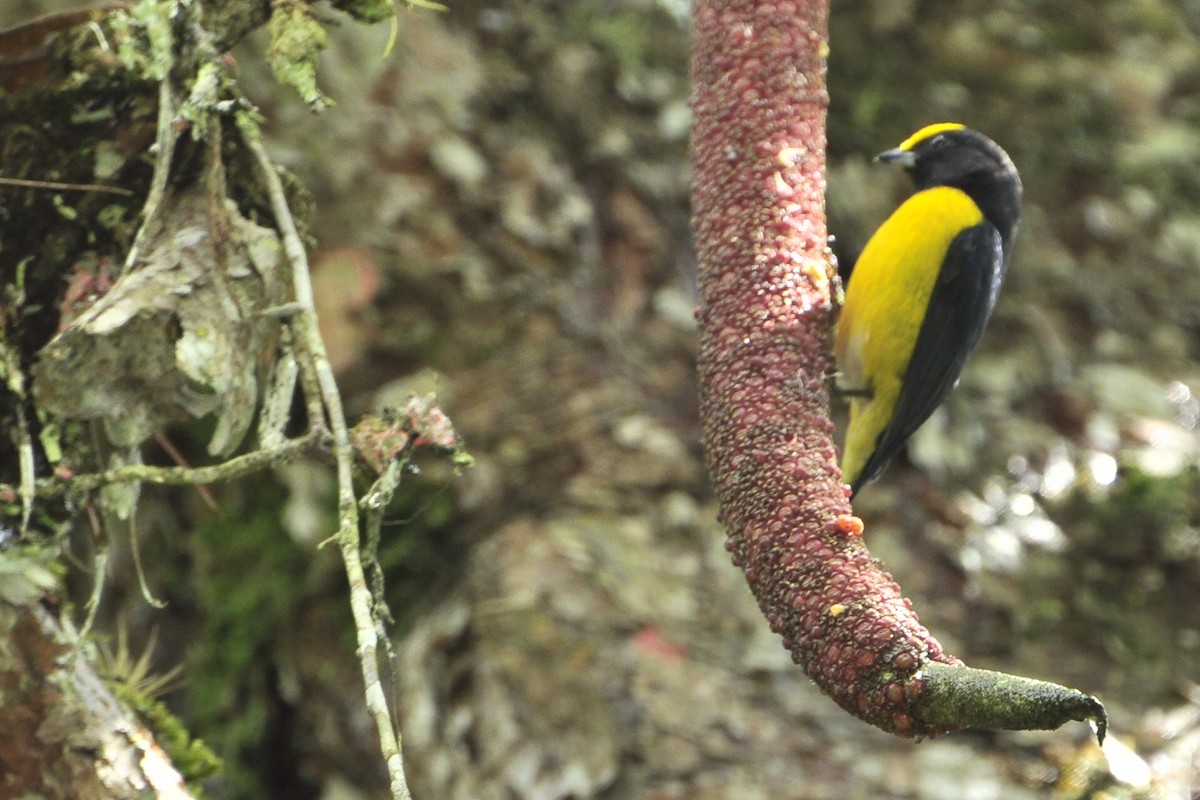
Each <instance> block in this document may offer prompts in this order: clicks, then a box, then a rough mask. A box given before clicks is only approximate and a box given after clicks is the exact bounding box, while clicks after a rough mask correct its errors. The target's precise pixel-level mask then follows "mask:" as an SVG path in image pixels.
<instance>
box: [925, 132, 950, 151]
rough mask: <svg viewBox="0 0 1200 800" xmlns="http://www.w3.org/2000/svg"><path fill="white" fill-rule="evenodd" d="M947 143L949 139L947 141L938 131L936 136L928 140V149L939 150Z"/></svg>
mask: <svg viewBox="0 0 1200 800" xmlns="http://www.w3.org/2000/svg"><path fill="white" fill-rule="evenodd" d="M947 144H949V141H947V139H946V137H945V136H943V135H942V134H940V133H939V134H938V135H937V136H935V137H933V138H932V139H930V140H929V149H930V150H941V149H942V148H943V147H945V146H946V145H947Z"/></svg>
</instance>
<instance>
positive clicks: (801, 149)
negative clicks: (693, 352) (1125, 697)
mask: <svg viewBox="0 0 1200 800" xmlns="http://www.w3.org/2000/svg"><path fill="white" fill-rule="evenodd" d="M827 20H828V3H827V0H795V1H794V2H793V1H792V0H775V1H772V2H767V1H766V0H698V2H697V3H696V5H695V27H694V31H695V33H694V39H693V51H692V84H693V95H692V108H693V160H694V166H695V186H694V189H693V197H692V199H693V214H694V219H693V226H694V231H695V239H696V247H697V253H698V257H699V286H700V307H699V310H698V317H699V323H700V353H699V372H700V406H701V417H702V422H703V426H704V433H705V442H706V449H707V459H708V466H709V471H710V473H711V475H712V479H713V484H714V487H715V490H716V493H717V496H718V499H719V500H720V503H721V509H722V511H721V513H722V518H723V521H724V522H725V524H726V525H727V526H728V529H729V538H728V541H727V546H728V549H729V550H730V552H731V553H732V557H733V560H734V563H736V564H738V565H739V566H741V567H742V568H743V569H744V571H745V574H746V580H747V581H748V582H749V584H750V587H751V589H752V590H753V592H754V594H755V597H756V598H757V599H758V603H759V606H760V608H761V609H762V610H763V613H764V614H765V615H766V617H767V620H768V621H769V623H770V625H771V628H772V630H774V631H775V632H776V633H779V634H780V635H781V636H782V637H783V642H784V645H785V646H786V647H787V648H788V649H789V650H790V651H791V653H792V657H793V659H794V660H795V661H796V662H797V663H798V664H800V665H801V666H802V667H803V668H804V669H805V671H806V672H807V673H808V674H809V675H810V676H811V677H812V678H813V680H814V681H816V683H817V684H818V685H819V686H820V687H821V688H822V689H823V690H824V691H825V692H826V693H828V694H829V695H830V696H831V697H832V698H833V699H834V700H836V701H837V702H838V703H839V704H840V705H841V706H842V707H843V708H845V709H846V710H847V711H849V712H850V713H852V714H854V715H856V716H858V717H860V718H861V719H863V720H866V721H867V722H870V723H872V724H874V725H876V726H878V727H880V728H882V729H883V730H886V731H889V732H891V733H895V734H898V735H901V736H923V735H934V734H939V733H944V732H948V731H952V730H959V729H962V728H967V727H1002V728H1050V727H1057V726H1058V725H1060V724H1062V723H1063V722H1065V721H1067V720H1071V719H1075V720H1082V719H1092V720H1095V721H1096V723H1097V730H1098V733H1100V734H1101V736H1102V735H1103V730H1104V724H1105V723H1104V710H1103V707H1102V706H1101V705H1100V704H1099V702H1098V701H1096V700H1095V699H1094V698H1091V697H1088V696H1087V695H1084V694H1082V693H1080V692H1077V691H1075V690H1071V689H1065V688H1063V687H1057V686H1054V685H1053V684H1044V683H1041V682H1037V681H1030V680H1028V679H1024V678H1016V677H1014V676H1006V675H1002V674H1000V673H991V672H986V671H983V670H974V669H969V668H966V667H964V666H963V665H962V663H961V662H960V661H959V660H958V659H957V658H955V657H954V656H951V655H948V654H946V653H945V652H944V651H943V649H942V646H941V645H940V644H939V643H938V641H937V640H936V639H935V638H934V637H933V635H932V634H931V633H930V632H929V631H928V630H926V629H925V628H924V626H922V625H921V624H920V622H919V620H918V619H917V615H916V614H915V613H914V611H913V608H912V604H911V602H910V601H909V600H908V599H907V598H905V597H904V596H903V594H902V593H901V590H900V587H899V586H898V585H897V583H896V582H895V580H894V579H893V578H892V576H891V575H889V574H888V573H887V572H885V571H884V570H883V569H882V568H881V567H880V565H879V563H878V562H877V561H876V560H875V559H873V558H872V557H871V555H870V553H869V552H868V550H867V547H866V545H865V543H864V541H863V536H862V533H863V525H862V522H861V520H859V519H858V518H856V517H854V516H852V515H851V509H850V505H849V499H848V493H847V491H846V487H845V486H844V485H843V484H842V483H841V472H840V470H839V468H838V465H837V451H836V448H835V445H834V442H833V425H832V423H831V422H830V420H829V414H828V391H827V384H826V374H827V372H828V369H829V366H830V365H829V363H828V358H827V356H826V353H827V340H828V331H829V327H830V323H831V318H832V311H833V303H832V285H833V280H834V269H833V260H832V256H831V254H830V253H829V249H828V246H827V236H826V229H825V203H824V192H825V173H824V163H825V111H826V107H827V105H828V96H827V94H826V91H825V82H824V74H825V57H826V55H827V53H828V41H827V34H826V31H827ZM1046 687H1052V690H1047V688H1046ZM998 703H999V705H998ZM1004 703H1008V704H1009V707H1010V708H1009V710H1007V711H1005V710H1003V709H1002V707H1003V705H1004Z"/></svg>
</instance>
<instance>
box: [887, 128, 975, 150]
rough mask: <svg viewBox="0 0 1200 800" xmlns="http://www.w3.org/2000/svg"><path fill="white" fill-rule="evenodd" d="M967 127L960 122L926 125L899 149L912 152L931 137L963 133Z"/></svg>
mask: <svg viewBox="0 0 1200 800" xmlns="http://www.w3.org/2000/svg"><path fill="white" fill-rule="evenodd" d="M966 127H967V126H966V125H963V124H961V123H959V122H935V123H934V124H933V125H926V126H925V127H924V128H921V130H919V131H917V132H916V133H914V134H913V135H912V136H910V137H908V138H907V139H905V140H904V141H903V142H901V143H900V147H899V148H897V149H899V150H904V151H908V150H912V149H913V148H914V147H916V146H917V145H919V144H920V143H921V142H923V141H925V140H926V139H928V138H929V137H931V136H937V135H938V134H939V133H945V132H946V131H961V130H963V129H964V128H966Z"/></svg>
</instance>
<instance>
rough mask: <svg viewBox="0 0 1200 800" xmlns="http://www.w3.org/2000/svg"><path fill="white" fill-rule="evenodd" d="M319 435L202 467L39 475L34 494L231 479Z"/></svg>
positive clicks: (3, 488)
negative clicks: (133, 484) (104, 487)
mask: <svg viewBox="0 0 1200 800" xmlns="http://www.w3.org/2000/svg"><path fill="white" fill-rule="evenodd" d="M321 438H322V436H321V434H320V433H319V432H318V433H309V434H307V435H305V436H302V437H299V438H296V439H288V440H286V441H285V442H284V443H283V444H281V445H280V446H279V447H275V448H272V449H270V450H255V451H254V452H253V453H246V454H245V455H241V456H237V457H235V458H231V459H229V460H228V461H223V462H221V463H220V464H211V465H208V466H204V467H155V466H150V465H148V464H125V465H123V466H120V467H113V468H112V469H108V470H105V471H103V472H85V473H83V474H80V475H71V476H58V477H54V478H41V479H39V480H38V482H37V496H38V497H39V498H41V499H43V500H45V499H48V498H54V497H61V496H62V495H64V494H69V493H74V492H89V491H92V490H94V489H98V488H100V487H101V486H108V485H110V484H113V483H134V482H139V483H150V484H155V485H158V486H191V485H194V484H203V483H218V482H221V481H231V480H234V479H235V478H241V477H242V476H244V475H249V474H251V473H254V472H261V471H262V470H264V469H268V468H271V467H278V466H282V465H283V464H286V463H288V462H290V461H293V460H294V459H296V458H297V457H298V456H300V455H302V454H304V453H305V452H306V451H309V450H315V449H317V448H318V446H319V445H320V440H321ZM13 490H14V489H13V487H11V486H8V485H7V484H0V493H4V492H8V491H13Z"/></svg>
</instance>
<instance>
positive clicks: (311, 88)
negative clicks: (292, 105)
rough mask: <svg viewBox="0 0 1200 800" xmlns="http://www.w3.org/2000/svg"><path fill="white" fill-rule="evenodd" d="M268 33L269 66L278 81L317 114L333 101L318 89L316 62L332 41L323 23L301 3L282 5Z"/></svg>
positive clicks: (275, 11)
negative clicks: (293, 90)
mask: <svg viewBox="0 0 1200 800" xmlns="http://www.w3.org/2000/svg"><path fill="white" fill-rule="evenodd" d="M267 31H268V32H269V34H270V37H271V43H270V45H268V47H267V63H268V64H270V66H271V71H272V72H274V73H275V78H276V79H277V80H278V81H279V82H280V83H283V84H286V85H288V86H291V87H292V88H293V89H295V90H296V91H297V92H299V93H300V98H301V99H302V100H304V102H305V103H308V104H309V105H310V106H312V107H313V110H315V111H319V110H321V109H323V108H324V107H325V106H326V105H328V104H329V103H330V102H332V101H330V99H329V98H328V97H326V96H325V94H324V93H323V92H322V91H321V90H320V89H319V88H318V87H317V61H318V58H319V57H320V55H321V51H322V50H324V49H325V47H326V46H327V44H328V41H329V37H328V35H327V34H326V33H325V28H324V27H322V25H321V23H320V22H318V21H317V20H316V19H314V18H313V16H312V15H311V14H310V13H308V11H307V10H306V9H305V8H304V7H303V6H301V5H299V4H296V5H291V4H281V5H279V6H276V8H275V10H274V12H273V13H272V14H271V19H270V21H269V22H268V24H267Z"/></svg>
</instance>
